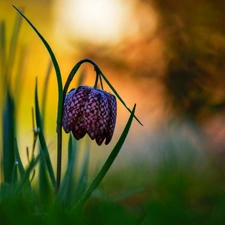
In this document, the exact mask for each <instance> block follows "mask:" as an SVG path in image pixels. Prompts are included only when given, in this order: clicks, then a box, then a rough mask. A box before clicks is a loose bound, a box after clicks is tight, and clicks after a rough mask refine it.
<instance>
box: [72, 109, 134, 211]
mask: <svg viewBox="0 0 225 225" xmlns="http://www.w3.org/2000/svg"><path fill="white" fill-rule="evenodd" d="M135 108H136V105H134V108H133V110H132V111H131V114H130V117H129V119H128V121H127V124H126V126H125V128H124V130H123V133H122V134H121V136H120V138H119V140H118V142H117V143H116V145H115V147H114V149H113V150H112V152H111V153H110V155H109V157H108V158H107V160H106V162H105V163H104V165H103V166H102V168H101V170H100V171H99V173H98V174H97V176H96V177H95V178H94V180H93V181H92V183H91V184H90V186H89V187H88V188H87V190H86V191H85V193H84V194H83V195H82V196H81V197H80V199H79V200H78V202H77V204H76V205H75V206H74V207H73V208H72V210H71V213H75V212H76V211H78V210H80V209H81V208H82V206H83V205H84V203H85V202H86V201H87V199H88V198H89V197H90V195H91V194H92V192H93V191H94V190H95V189H96V187H97V186H98V185H99V184H100V182H101V181H102V179H103V178H104V177H105V175H106V173H107V172H108V170H109V168H110V167H111V165H112V164H113V162H114V160H115V159H116V157H117V155H118V153H119V152H120V150H121V148H122V146H123V143H124V141H125V139H126V137H127V134H128V132H129V130H130V126H131V124H132V121H133V118H134V112H135Z"/></svg>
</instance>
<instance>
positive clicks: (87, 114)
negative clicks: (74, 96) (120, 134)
mask: <svg viewBox="0 0 225 225" xmlns="http://www.w3.org/2000/svg"><path fill="white" fill-rule="evenodd" d="M100 98H101V93H100V92H99V91H97V90H96V89H92V90H91V92H90V93H89V95H88V98H87V101H86V104H85V106H84V126H85V128H86V131H87V133H88V135H89V136H90V138H91V139H92V140H93V139H95V137H96V133H97V132H98V131H99V123H98V115H99V111H100V102H99V99H100Z"/></svg>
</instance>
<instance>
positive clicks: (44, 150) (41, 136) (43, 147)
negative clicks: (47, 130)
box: [35, 82, 56, 188]
mask: <svg viewBox="0 0 225 225" xmlns="http://www.w3.org/2000/svg"><path fill="white" fill-rule="evenodd" d="M35 115H36V125H37V127H38V129H39V135H38V137H39V141H40V145H41V150H42V156H43V158H44V160H45V163H46V166H47V169H48V174H49V177H50V180H51V183H52V187H54V188H55V185H56V180H55V175H54V171H53V167H52V163H51V159H50V156H49V153H48V147H47V144H46V141H45V137H44V133H43V128H42V120H41V114H40V109H39V103H38V91H37V82H36V86H35Z"/></svg>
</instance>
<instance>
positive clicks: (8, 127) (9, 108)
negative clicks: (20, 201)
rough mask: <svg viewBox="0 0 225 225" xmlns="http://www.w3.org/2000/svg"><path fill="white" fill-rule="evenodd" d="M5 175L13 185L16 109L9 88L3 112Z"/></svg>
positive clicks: (6, 180) (5, 178) (6, 179)
mask: <svg viewBox="0 0 225 225" xmlns="http://www.w3.org/2000/svg"><path fill="white" fill-rule="evenodd" d="M2 121H3V174H4V181H5V182H8V183H11V181H12V175H13V168H14V164H15V153H14V140H15V139H14V138H15V109H14V100H13V98H12V96H11V94H10V91H9V88H7V93H6V101H5V105H4V112H3V120H2Z"/></svg>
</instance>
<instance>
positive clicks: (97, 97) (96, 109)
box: [62, 85, 117, 145]
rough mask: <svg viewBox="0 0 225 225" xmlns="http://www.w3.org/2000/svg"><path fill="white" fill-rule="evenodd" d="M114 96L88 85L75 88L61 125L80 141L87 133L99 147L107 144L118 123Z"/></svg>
mask: <svg viewBox="0 0 225 225" xmlns="http://www.w3.org/2000/svg"><path fill="white" fill-rule="evenodd" d="M116 111H117V105H116V98H115V96H114V95H112V94H110V93H108V92H106V91H104V90H99V89H96V88H92V87H89V86H83V85H82V86H79V87H78V88H75V89H72V90H71V91H70V92H69V93H68V94H67V95H66V98H65V101H64V107H63V117H62V125H63V128H64V130H65V132H66V133H68V132H70V131H72V133H73V135H74V137H75V138H76V139H77V140H79V139H81V138H83V137H84V136H85V134H86V133H87V134H88V135H89V137H90V138H91V139H92V140H96V143H97V144H98V145H101V144H102V143H103V142H104V141H105V144H106V145H107V144H108V143H109V142H110V141H111V139H112V136H113V133H114V128H115V124H116Z"/></svg>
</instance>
